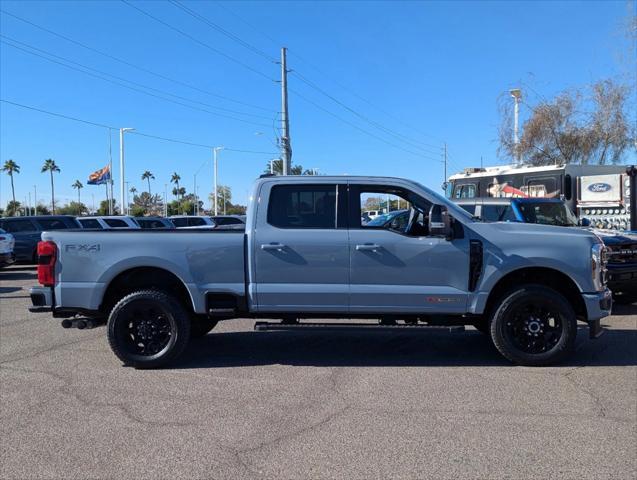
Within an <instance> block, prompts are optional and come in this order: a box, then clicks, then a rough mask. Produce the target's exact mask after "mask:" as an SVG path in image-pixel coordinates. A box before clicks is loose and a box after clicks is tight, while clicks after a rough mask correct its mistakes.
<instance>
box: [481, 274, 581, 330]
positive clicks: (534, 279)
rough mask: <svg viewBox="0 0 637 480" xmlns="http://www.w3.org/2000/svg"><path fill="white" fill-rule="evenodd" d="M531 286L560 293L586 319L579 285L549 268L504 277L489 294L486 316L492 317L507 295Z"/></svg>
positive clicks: (577, 314) (578, 315)
mask: <svg viewBox="0 0 637 480" xmlns="http://www.w3.org/2000/svg"><path fill="white" fill-rule="evenodd" d="M529 284H536V285H543V286H545V287H548V288H551V289H553V290H555V291H556V292H558V293H560V294H561V295H562V296H564V298H565V299H566V300H567V301H568V302H569V303H570V304H571V306H572V307H573V310H574V311H575V314H576V316H577V317H578V318H581V319H582V320H585V319H586V316H587V313H586V304H585V303H584V300H583V298H582V295H581V291H580V289H579V287H578V286H577V284H576V283H575V282H574V281H573V279H572V278H571V277H569V276H568V275H566V274H565V273H562V272H560V271H559V270H555V269H553V268H547V267H525V268H521V269H518V270H514V271H512V272H509V273H507V274H506V275H504V276H503V277H502V278H501V279H500V280H498V281H497V282H496V284H495V285H494V286H493V288H492V289H491V292H490V293H489V297H488V299H487V303H486V307H485V309H484V313H485V315H490V313H491V312H493V310H494V309H495V308H497V306H498V304H499V302H501V301H502V300H503V299H504V297H505V296H506V295H507V293H509V292H511V291H512V290H514V289H516V288H517V287H520V286H522V285H529Z"/></svg>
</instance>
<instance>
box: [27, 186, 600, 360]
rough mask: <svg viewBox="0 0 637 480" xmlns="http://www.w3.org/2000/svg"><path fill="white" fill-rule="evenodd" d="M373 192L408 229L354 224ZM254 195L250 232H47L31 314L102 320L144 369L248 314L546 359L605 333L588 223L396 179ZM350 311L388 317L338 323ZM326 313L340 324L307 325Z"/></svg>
mask: <svg viewBox="0 0 637 480" xmlns="http://www.w3.org/2000/svg"><path fill="white" fill-rule="evenodd" d="M370 194H374V195H381V196H384V195H399V196H400V197H401V199H402V200H404V201H405V204H407V205H409V210H410V215H409V221H408V223H407V224H406V225H405V227H404V229H403V230H402V231H396V230H392V229H387V228H373V227H371V228H370V227H367V226H365V225H362V224H361V221H360V217H361V213H362V212H361V209H359V208H358V206H359V205H361V203H364V202H362V199H363V198H366V197H368V196H369V195H370ZM250 198H252V199H254V200H253V201H252V203H251V204H250V205H249V206H248V217H247V222H246V230H245V232H243V231H239V230H227V231H220V230H214V229H213V230H207V231H206V230H202V231H197V232H195V231H192V232H177V231H165V232H163V231H158V232H155V233H154V234H153V241H152V242H148V237H147V235H148V233H147V232H141V231H134V230H130V231H126V232H122V234H121V235H109V234H107V233H105V232H98V231H89V230H85V231H82V232H79V233H77V232H73V233H66V232H46V233H45V234H43V238H42V240H43V241H42V242H40V244H39V246H38V249H39V254H40V265H38V280H39V283H40V286H36V287H33V288H32V289H31V290H30V295H31V301H32V303H33V307H31V308H32V310H33V311H50V312H52V314H53V316H54V317H58V318H59V317H68V318H67V319H66V320H65V323H64V325H65V326H67V327H71V326H77V327H85V326H87V323H86V322H87V321H86V320H84V319H80V320H78V319H73V320H71V319H70V318H72V317H74V316H75V315H76V314H77V313H82V315H84V316H85V318H86V317H87V316H88V318H89V319H90V318H92V320H90V322H91V325H93V324H97V323H100V322H101V321H103V319H108V321H107V337H108V341H109V344H110V346H111V349H112V350H113V352H114V353H115V355H117V357H118V358H119V359H120V360H121V361H122V362H124V363H125V364H127V365H131V366H134V367H138V368H151V367H157V366H160V365H164V364H167V363H170V362H172V361H174V360H175V359H176V358H177V357H178V356H179V355H180V354H181V353H182V352H183V351H184V349H185V348H186V346H187V345H188V341H189V339H190V338H191V337H192V336H201V335H205V334H206V333H207V332H208V331H210V330H211V329H212V328H213V327H214V326H215V324H216V323H217V322H218V321H219V320H221V319H230V318H245V317H246V316H249V317H252V318H257V319H259V318H261V319H273V318H275V319H281V320H282V322H275V321H259V322H257V323H256V324H255V329H257V330H289V329H291V330H299V329H301V330H302V329H310V330H314V331H321V332H325V331H329V330H330V329H336V330H339V331H342V329H343V328H348V329H361V330H363V331H367V330H369V329H370V328H378V329H381V330H382V329H389V330H394V329H399V328H405V331H417V330H419V329H420V330H422V328H421V327H423V328H424V329H428V330H435V329H446V330H449V329H450V328H451V329H462V328H464V325H467V324H468V325H475V326H476V327H478V328H479V329H480V330H481V331H483V332H485V333H488V334H489V335H490V338H491V341H492V342H493V344H494V345H495V346H496V348H497V349H498V350H499V351H500V353H501V354H502V355H503V356H504V357H506V358H507V359H509V360H510V361H512V362H514V363H516V364H522V365H548V364H553V363H556V362H559V361H561V360H563V359H564V358H566V357H567V356H568V355H569V354H571V353H572V352H573V351H574V347H575V340H576V335H577V331H578V327H577V321H578V320H580V321H582V322H585V323H586V324H587V325H588V327H589V334H590V336H591V338H597V337H598V336H599V335H601V334H602V333H603V329H602V328H601V325H600V319H601V318H603V317H606V316H608V315H609V314H610V311H611V307H612V296H611V292H610V290H608V288H607V287H606V282H605V275H604V272H605V270H606V257H605V252H606V250H605V248H604V245H603V244H602V242H601V241H600V239H599V238H598V237H597V236H595V235H594V234H593V233H591V232H589V231H586V230H583V229H576V228H572V229H565V228H561V227H553V226H548V225H533V224H524V223H519V222H509V223H505V222H498V223H490V222H482V221H478V220H476V219H474V218H473V217H472V216H471V215H470V214H469V213H467V212H466V211H465V210H463V209H462V208H460V207H459V206H457V205H455V204H454V203H452V202H451V201H449V200H447V199H445V198H444V197H442V196H441V195H439V194H437V193H434V192H433V191H432V190H430V189H428V188H426V187H423V186H422V185H420V184H418V183H416V182H413V181H410V180H403V179H398V178H385V177H351V176H335V177H330V176H321V177H306V176H276V177H273V176H267V177H265V178H261V179H260V180H258V181H257V182H256V183H255V185H254V189H253V192H252V195H251V197H250ZM86 245H88V246H89V248H85V247H84V246H86ZM61 265H63V268H60V266H61ZM349 316H353V317H362V318H367V319H369V318H376V319H378V320H379V321H380V322H381V323H379V324H375V325H374V324H370V323H362V324H361V323H346V324H343V323H342V321H340V320H338V319H342V318H345V317H349ZM326 317H329V318H332V319H335V320H334V321H332V322H331V323H307V322H305V321H301V322H299V321H298V319H302V320H303V319H307V318H326ZM395 319H399V320H400V321H405V322H409V324H407V325H405V324H403V323H400V324H397V323H396V322H395ZM485 348H487V342H485Z"/></svg>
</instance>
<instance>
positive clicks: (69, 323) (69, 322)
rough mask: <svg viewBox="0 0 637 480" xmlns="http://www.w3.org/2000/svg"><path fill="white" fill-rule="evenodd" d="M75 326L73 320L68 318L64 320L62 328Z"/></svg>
mask: <svg viewBox="0 0 637 480" xmlns="http://www.w3.org/2000/svg"><path fill="white" fill-rule="evenodd" d="M72 326H73V321H72V320H69V319H68V318H67V319H64V320H62V328H71V327H72Z"/></svg>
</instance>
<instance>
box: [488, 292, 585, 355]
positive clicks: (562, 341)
mask: <svg viewBox="0 0 637 480" xmlns="http://www.w3.org/2000/svg"><path fill="white" fill-rule="evenodd" d="M525 304H526V305H528V304H533V305H536V306H537V305H540V306H546V307H547V308H549V309H550V310H551V311H553V312H555V313H556V314H557V315H558V316H559V317H560V318H559V322H560V325H559V327H560V328H559V330H560V333H561V334H560V336H559V339H558V340H557V342H556V343H555V345H553V346H552V347H551V348H550V349H547V350H546V351H544V352H540V353H529V352H526V351H524V350H523V349H521V348H518V346H516V343H515V341H514V340H512V336H511V335H510V334H509V333H507V332H510V331H511V330H510V329H511V328H512V327H511V324H512V322H513V323H515V322H520V318H523V317H524V315H521V316H520V315H519V312H520V310H519V309H520V308H522V307H523V306H524V305H525ZM516 314H518V316H516ZM490 329H491V339H492V340H493V343H494V345H495V346H496V348H497V349H498V351H499V352H500V353H501V354H502V355H503V356H504V357H506V358H507V359H508V360H510V361H511V362H513V363H515V364H518V365H526V366H544V365H551V364H555V363H559V362H560V361H562V360H564V359H565V358H566V357H567V356H569V355H570V354H571V353H572V352H573V350H574V349H575V338H576V336H577V319H576V316H575V311H574V310H573V307H572V306H571V305H570V303H569V302H568V301H567V300H566V298H564V296H563V295H562V294H560V293H559V292H557V291H555V290H553V289H551V288H547V287H544V286H542V285H535V284H529V285H521V286H518V287H515V288H514V289H512V290H510V291H509V292H508V293H506V294H505V295H503V297H502V299H501V301H500V302H499V303H498V305H496V307H495V308H494V309H493V312H492V315H491V319H490Z"/></svg>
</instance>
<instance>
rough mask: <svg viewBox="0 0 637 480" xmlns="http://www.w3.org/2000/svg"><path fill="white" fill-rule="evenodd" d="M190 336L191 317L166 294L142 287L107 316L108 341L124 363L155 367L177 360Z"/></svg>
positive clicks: (134, 365)
mask: <svg viewBox="0 0 637 480" xmlns="http://www.w3.org/2000/svg"><path fill="white" fill-rule="evenodd" d="M189 338H190V316H189V314H188V312H187V311H186V309H185V308H184V307H183V306H182V305H181V303H179V301H177V299H175V298H174V297H172V296H170V295H168V294H167V293H164V292H161V291H157V290H142V291H138V292H134V293H131V294H130V295H127V296H125V297H124V298H122V299H121V300H120V301H119V302H117V304H116V305H115V307H114V308H113V310H112V311H111V314H110V315H109V317H108V343H109V344H110V346H111V349H112V350H113V352H114V353H115V355H117V357H118V358H119V359H120V360H121V361H122V362H124V364H126V365H129V366H131V367H135V368H156V367H160V366H162V365H166V364H167V363H169V362H171V361H173V360H174V359H176V358H177V357H178V356H179V355H180V354H181V353H182V352H183V350H184V348H185V347H186V345H187V344H188V340H189Z"/></svg>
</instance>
